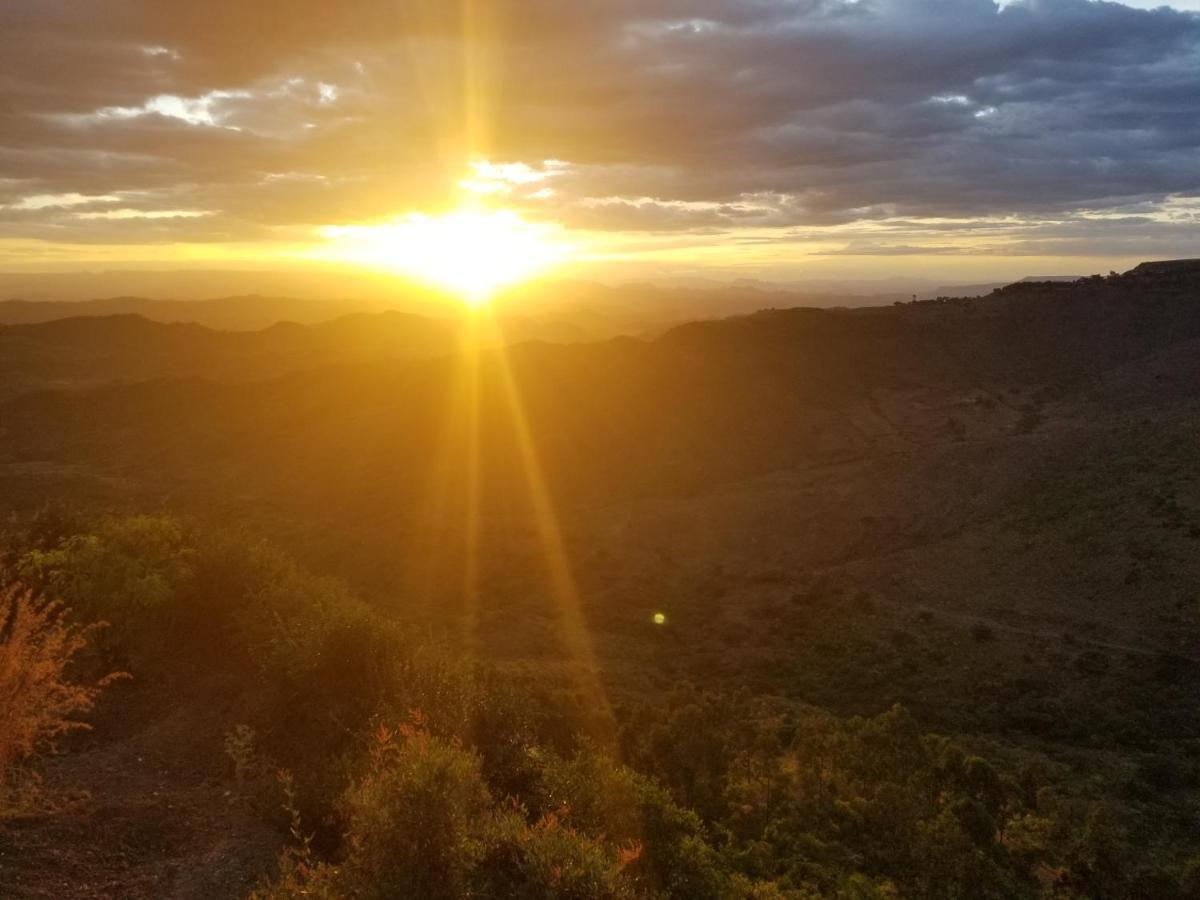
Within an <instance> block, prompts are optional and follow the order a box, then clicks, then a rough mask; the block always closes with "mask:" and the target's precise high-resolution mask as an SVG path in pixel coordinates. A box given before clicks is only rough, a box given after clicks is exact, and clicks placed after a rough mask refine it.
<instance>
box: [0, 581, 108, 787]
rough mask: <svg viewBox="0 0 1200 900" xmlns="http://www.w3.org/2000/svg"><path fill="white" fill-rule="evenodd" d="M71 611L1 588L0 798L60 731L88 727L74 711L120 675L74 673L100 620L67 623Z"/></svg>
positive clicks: (18, 588) (16, 587)
mask: <svg viewBox="0 0 1200 900" xmlns="http://www.w3.org/2000/svg"><path fill="white" fill-rule="evenodd" d="M69 617H70V610H68V609H67V608H66V607H64V606H63V605H62V604H61V603H58V602H56V601H53V600H48V599H46V598H44V597H42V596H40V595H38V594H37V593H35V592H34V591H32V590H30V589H29V588H27V587H24V586H22V585H20V584H12V585H9V586H8V587H6V588H3V589H0V798H2V797H3V796H4V795H5V793H6V792H7V790H9V789H10V788H11V787H12V786H13V784H14V782H15V781H16V779H17V778H18V776H19V774H20V772H21V770H22V767H23V766H24V765H25V764H27V763H28V762H29V761H30V760H31V759H32V758H35V757H36V756H38V755H40V754H44V753H47V752H53V751H54V750H55V749H56V742H57V740H58V739H59V738H61V737H62V736H63V735H65V734H68V733H70V732H73V731H80V730H85V729H88V728H90V727H91V726H89V725H88V724H87V723H86V722H84V721H82V720H80V719H79V718H78V716H80V715H83V714H85V713H87V712H89V711H90V710H91V709H92V707H93V706H94V705H95V702H96V698H97V697H98V696H99V694H100V692H101V691H102V690H103V689H104V688H105V687H106V686H107V685H108V684H110V683H111V682H113V681H114V680H116V679H118V678H121V677H126V676H124V673H115V674H112V675H108V676H106V677H104V678H101V679H99V680H96V681H83V680H76V679H75V678H73V677H72V673H71V667H72V661H73V660H74V659H75V657H76V655H77V654H78V653H79V652H80V651H81V650H83V649H84V648H85V647H86V646H87V644H88V641H89V639H90V638H91V635H92V633H93V632H94V631H95V630H96V629H98V628H101V627H103V623H95V624H91V625H79V624H76V623H73V622H70V621H68V620H69Z"/></svg>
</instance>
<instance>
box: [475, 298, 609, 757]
mask: <svg viewBox="0 0 1200 900" xmlns="http://www.w3.org/2000/svg"><path fill="white" fill-rule="evenodd" d="M481 319H483V320H484V321H485V323H486V324H487V326H488V327H489V328H490V329H491V330H492V332H493V333H496V334H498V331H499V326H498V324H497V323H496V321H495V319H494V318H492V317H491V316H490V315H489V314H488V312H487V311H484V312H483V315H481ZM496 344H497V349H496V351H495V354H494V357H495V369H496V377H497V378H498V380H499V382H500V384H499V387H500V390H501V392H502V394H503V402H504V404H505V412H506V414H507V420H508V423H509V425H510V427H511V428H512V433H513V437H514V439H515V441H516V449H517V453H518V457H519V462H520V465H521V470H522V475H523V476H524V479H525V488H526V491H527V492H528V499H529V502H530V505H531V507H532V511H533V518H534V528H535V531H536V533H537V537H538V543H539V545H540V548H541V556H542V562H543V564H544V565H545V573H546V576H547V579H548V587H549V589H550V593H551V597H552V598H553V600H554V603H555V608H554V611H555V613H556V614H557V617H558V624H559V627H560V629H561V635H560V636H561V638H562V640H563V643H564V645H565V647H566V650H567V652H568V654H569V655H570V658H571V660H570V661H571V663H572V664H573V667H572V669H571V674H572V676H573V677H574V680H575V687H576V689H577V690H578V691H579V693H580V694H581V696H582V698H583V700H584V702H585V703H586V704H587V707H588V709H589V710H590V711H591V712H592V713H594V718H587V719H585V720H584V721H583V722H582V724H583V725H584V727H586V728H588V730H589V732H590V736H591V737H592V738H593V739H594V740H596V741H597V742H599V743H601V744H603V745H605V746H608V747H610V748H611V747H615V744H616V719H615V717H614V715H613V710H612V705H611V703H610V702H609V700H608V694H607V692H606V691H605V689H604V686H603V683H602V682H601V680H600V676H599V668H598V664H597V661H596V655H595V651H594V649H593V647H592V640H591V635H590V634H589V631H588V625H587V622H586V620H585V619H584V617H583V612H582V609H581V604H580V594H579V587H578V584H577V582H576V580H575V575H574V572H573V571H572V568H571V562H570V556H569V554H568V552H567V547H566V542H565V541H564V539H563V534H562V528H561V525H560V523H559V519H558V514H557V512H556V511H555V508H554V503H553V500H552V498H551V493H550V489H549V486H548V484H547V482H546V477H545V471H544V469H543V467H542V464H541V460H540V457H539V454H538V450H537V445H536V442H535V441H534V437H533V429H532V428H531V426H530V421H529V417H528V414H527V413H526V411H525V404H524V402H523V400H522V398H521V393H520V389H519V387H518V385H517V382H516V378H515V376H514V374H513V371H512V367H511V365H510V363H509V360H508V355H507V352H506V350H505V348H504V345H503V342H502V341H500V340H497V341H496Z"/></svg>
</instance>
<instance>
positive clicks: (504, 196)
mask: <svg viewBox="0 0 1200 900" xmlns="http://www.w3.org/2000/svg"><path fill="white" fill-rule="evenodd" d="M1154 6H1155V4H1152V3H1138V4H1136V5H1122V4H1118V3H1107V2H1094V0H1014V2H1009V3H1005V4H1002V5H997V4H996V3H993V2H991V0H857V2H849V0H576V2H567V0H486V2H484V0H479V2H478V3H477V4H476V8H474V9H472V7H471V4H470V3H469V2H468V3H466V4H460V3H450V2H446V0H388V2H384V0H345V2H341V3H330V2H328V0H286V2H284V0H254V2H252V0H206V2H203V3H190V2H189V3H183V2H180V3H175V2H163V0H94V2H77V0H3V2H2V3H0V268H9V269H25V270H30V269H38V268H59V267H63V266H68V267H69V266H72V265H85V264H86V265H93V266H94V265H95V264H96V263H97V262H98V261H103V262H105V263H116V262H120V263H155V264H172V265H175V264H180V265H182V264H189V265H190V264H194V263H198V262H207V263H220V264H225V263H237V264H249V263H255V264H262V263H265V262H270V263H271V264H282V262H281V261H286V260H292V259H296V258H305V257H307V256H315V257H320V258H334V257H336V249H337V239H336V235H338V234H342V233H345V229H346V228H347V227H349V228H351V229H353V228H354V227H358V226H369V225H371V224H373V223H379V222H386V221H389V220H392V219H395V218H396V217H397V216H405V215H407V214H410V213H412V212H414V211H424V212H426V213H437V212H439V211H443V210H447V209H453V208H455V207H457V206H459V205H461V204H462V203H464V201H465V200H471V201H472V202H479V203H485V204H491V205H493V206H497V207H503V208H505V209H509V210H513V211H514V212H516V213H517V214H519V215H520V216H521V217H522V218H523V219H524V220H526V221H528V222H531V223H544V224H546V225H547V226H551V227H553V228H555V229H559V232H557V233H560V234H561V235H563V236H564V239H565V240H566V241H568V242H569V243H570V244H571V245H572V246H576V247H578V248H580V250H579V256H580V257H581V259H586V260H587V261H588V264H589V265H591V266H593V267H597V266H603V265H612V266H614V267H617V266H625V267H627V268H629V267H637V266H641V267H645V268H648V269H652V270H653V271H656V272H662V273H664V274H665V273H670V272H673V273H691V272H712V273H714V274H722V275H723V274H730V273H734V274H744V275H760V276H763V277H778V278H803V277H806V276H834V275H843V276H844V275H851V274H856V275H863V276H871V275H880V276H882V275H886V274H888V273H891V272H895V273H903V274H909V275H911V274H917V273H927V274H929V275H931V276H933V277H939V276H945V277H979V278H981V279H986V278H992V277H1008V276H1013V277H1016V276H1019V275H1021V274H1035V273H1037V274H1051V273H1052V272H1066V273H1084V272H1091V271H1098V270H1101V271H1107V270H1108V269H1109V268H1121V267H1122V266H1125V265H1128V264H1132V263H1134V262H1136V261H1138V260H1140V259H1144V258H1162V257H1170V256H1181V255H1200V241H1198V238H1200V12H1197V10H1200V0H1188V2H1182V0H1181V2H1177V3H1175V4H1173V5H1171V6H1158V7H1157V8H1152V7H1154ZM631 270H632V268H631Z"/></svg>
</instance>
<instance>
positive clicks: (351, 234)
mask: <svg viewBox="0 0 1200 900" xmlns="http://www.w3.org/2000/svg"><path fill="white" fill-rule="evenodd" d="M552 231H553V229H551V228H549V227H547V226H541V225H534V224H531V223H529V222H526V221H524V220H523V219H522V218H521V217H520V216H518V215H517V214H516V213H515V212H510V211H506V210H459V211H457V212H451V213H446V214H444V215H440V216H428V215H423V214H420V213H413V214H410V215H406V216H402V217H400V218H397V219H393V220H391V221H389V222H385V223H382V224H378V225H338V226H333V227H330V228H326V229H324V232H323V234H324V236H325V237H327V238H330V239H332V240H333V241H334V242H335V243H336V244H337V246H338V255H339V256H341V257H342V258H345V259H350V260H353V261H355V262H358V263H360V264H364V265H370V266H376V267H381V268H386V269H391V270H394V271H397V272H401V273H403V274H405V275H410V276H412V277H415V278H417V279H419V280H421V281H424V282H427V283H429V284H432V285H434V286H436V287H440V288H443V289H445V290H449V291H451V292H453V293H455V294H457V295H458V296H459V297H461V298H462V300H463V301H464V302H465V303H467V304H468V305H470V306H481V305H483V304H485V303H487V302H488V301H489V300H490V299H491V298H492V296H493V295H494V294H495V292H496V291H497V290H498V289H499V288H502V287H506V286H508V285H512V284H516V283H519V282H522V281H526V280H528V279H530V278H532V277H534V276H536V275H538V274H540V273H541V272H543V271H545V270H546V269H547V268H549V267H550V266H551V265H553V264H554V263H555V262H557V261H558V260H560V259H561V258H562V257H563V255H564V252H565V250H564V247H563V246H562V245H561V244H559V243H558V242H556V241H555V240H554V239H553V238H552Z"/></svg>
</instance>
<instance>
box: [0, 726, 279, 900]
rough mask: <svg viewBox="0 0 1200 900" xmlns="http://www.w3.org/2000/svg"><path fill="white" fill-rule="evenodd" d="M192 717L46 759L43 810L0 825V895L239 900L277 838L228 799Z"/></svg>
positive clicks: (218, 761)
mask: <svg viewBox="0 0 1200 900" xmlns="http://www.w3.org/2000/svg"><path fill="white" fill-rule="evenodd" d="M200 719H202V717H201V716H197V715H196V714H195V713H194V712H192V711H189V710H188V709H186V708H182V709H176V710H174V711H171V712H169V713H167V714H165V715H163V716H162V717H160V718H157V719H152V720H151V721H150V722H149V723H148V724H145V725H144V726H143V727H139V728H138V729H137V730H136V731H135V732H134V733H133V734H132V736H129V737H125V738H120V739H112V740H105V739H104V737H103V735H100V734H98V735H97V738H96V740H95V741H94V743H93V745H92V746H91V747H89V748H86V749H83V750H81V751H80V752H76V753H72V754H68V755H65V756H62V757H58V758H56V759H54V760H51V761H50V762H49V764H48V765H47V766H46V770H45V773H44V780H43V790H44V794H45V797H46V801H47V803H46V808H45V809H40V810H37V811H34V812H30V813H27V814H23V815H18V816H14V817H9V818H5V819H0V897H3V898H5V900H27V898H53V900H83V898H88V900H92V898H95V900H99V898H104V900H149V898H154V900H166V898H171V900H175V898H178V900H223V898H234V897H244V896H245V894H246V893H247V891H248V890H249V889H250V888H251V887H253V886H254V884H255V883H256V881H257V879H258V878H259V876H260V875H261V874H262V873H263V872H265V871H267V870H268V869H269V868H270V866H271V863H272V862H273V860H274V859H275V857H276V853H277V851H278V848H279V842H280V839H279V836H278V835H276V834H275V833H274V832H273V831H271V830H270V829H269V828H267V827H266V826H265V825H264V824H263V823H262V821H261V820H260V819H259V818H258V817H256V816H255V815H254V814H253V813H252V812H251V811H249V810H247V809H246V808H245V807H244V805H242V804H241V803H239V802H238V801H237V800H236V798H235V797H234V795H233V793H232V792H231V789H230V785H229V784H228V781H227V778H226V776H227V773H226V772H225V771H224V769H225V763H224V761H223V759H222V757H221V751H220V734H219V732H216V733H208V732H207V730H206V727H205V723H204V722H202V721H200Z"/></svg>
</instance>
